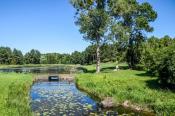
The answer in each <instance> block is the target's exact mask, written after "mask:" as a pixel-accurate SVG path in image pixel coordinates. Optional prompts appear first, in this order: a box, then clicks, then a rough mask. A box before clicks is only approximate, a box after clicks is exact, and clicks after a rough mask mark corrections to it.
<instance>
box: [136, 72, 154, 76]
mask: <svg viewBox="0 0 175 116" xmlns="http://www.w3.org/2000/svg"><path fill="white" fill-rule="evenodd" d="M136 75H137V76H140V77H155V76H154V75H153V74H151V73H148V72H145V73H139V74H136Z"/></svg>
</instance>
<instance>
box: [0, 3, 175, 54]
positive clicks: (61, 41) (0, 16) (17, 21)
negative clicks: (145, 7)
mask: <svg viewBox="0 0 175 116" xmlns="http://www.w3.org/2000/svg"><path fill="white" fill-rule="evenodd" d="M139 1H142V2H143V1H148V2H149V3H151V4H152V6H153V8H154V9H155V10H156V11H157V12H158V18H157V20H156V21H155V22H154V23H152V25H153V26H154V28H155V31H154V32H153V33H151V34H148V36H151V35H155V36H157V37H162V36H164V35H170V36H171V37H175V0H166V1H164V0H139ZM74 13H75V10H74V9H73V8H72V6H71V5H70V3H69V0H0V46H9V47H11V48H17V49H20V50H22V52H23V53H26V52H27V51H29V50H30V49H32V48H34V49H38V50H40V51H41V52H42V53H47V52H59V53H71V52H73V51H75V50H77V51H82V50H84V49H85V48H86V47H87V46H88V45H89V43H88V42H86V41H84V40H83V38H82V35H81V34H80V33H79V32H78V27H76V26H75V24H74V21H75V20H74Z"/></svg>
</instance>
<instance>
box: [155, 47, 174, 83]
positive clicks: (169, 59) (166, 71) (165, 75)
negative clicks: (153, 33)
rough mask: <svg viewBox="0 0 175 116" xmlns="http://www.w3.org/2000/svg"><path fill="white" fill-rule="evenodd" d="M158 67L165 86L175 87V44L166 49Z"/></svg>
mask: <svg viewBox="0 0 175 116" xmlns="http://www.w3.org/2000/svg"><path fill="white" fill-rule="evenodd" d="M164 53H165V56H164V57H163V58H162V60H161V62H160V64H159V65H158V69H157V70H158V72H159V79H160V81H161V83H162V84H164V85H175V44H174V45H173V46H170V47H168V48H167V49H166V52H164Z"/></svg>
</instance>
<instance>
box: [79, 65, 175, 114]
mask: <svg viewBox="0 0 175 116" xmlns="http://www.w3.org/2000/svg"><path fill="white" fill-rule="evenodd" d="M122 65H123V64H122ZM112 66H113V67H114V66H115V64H112V63H111V64H102V69H103V71H102V73H100V74H95V73H86V74H77V75H76V83H77V85H78V87H79V88H80V89H83V90H85V91H86V92H88V93H89V94H92V95H94V96H97V97H98V98H100V99H101V100H103V99H104V98H105V97H108V96H110V97H113V98H114V99H115V101H116V104H122V103H123V102H124V101H125V100H128V101H130V104H134V105H137V106H140V107H142V108H143V109H147V110H149V111H154V112H156V113H166V114H169V113H175V93H174V92H172V91H170V90H163V89H161V87H160V85H159V83H158V82H157V78H156V77H150V76H148V75H147V74H146V73H145V71H136V70H129V69H126V70H119V71H116V72H115V71H112V70H113V69H112V68H111V67H112ZM93 67H94V66H87V69H89V70H91V71H92V70H94V69H93ZM107 67H110V68H109V69H108V68H107ZM91 71H88V72H91Z"/></svg>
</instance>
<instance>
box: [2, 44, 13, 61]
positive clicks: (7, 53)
mask: <svg viewBox="0 0 175 116" xmlns="http://www.w3.org/2000/svg"><path fill="white" fill-rule="evenodd" d="M11 62H12V50H11V49H10V48H9V47H0V64H11Z"/></svg>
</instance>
